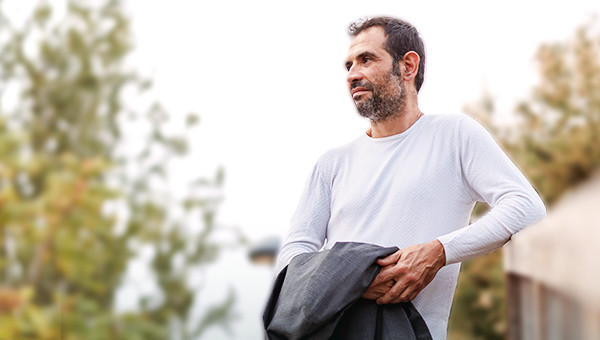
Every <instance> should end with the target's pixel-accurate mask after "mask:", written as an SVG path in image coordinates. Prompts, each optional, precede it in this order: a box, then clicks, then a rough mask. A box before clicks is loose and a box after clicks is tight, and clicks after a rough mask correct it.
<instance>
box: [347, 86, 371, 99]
mask: <svg viewBox="0 0 600 340" xmlns="http://www.w3.org/2000/svg"><path fill="white" fill-rule="evenodd" d="M367 91H369V90H368V89H367V88H366V87H355V88H353V89H352V90H351V91H350V94H351V95H352V98H356V97H358V96H360V95H361V94H363V93H366V92H367Z"/></svg>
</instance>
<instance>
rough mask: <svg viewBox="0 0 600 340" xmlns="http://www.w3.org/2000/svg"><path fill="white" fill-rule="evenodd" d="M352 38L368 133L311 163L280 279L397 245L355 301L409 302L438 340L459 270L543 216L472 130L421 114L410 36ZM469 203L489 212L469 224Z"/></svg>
mask: <svg viewBox="0 0 600 340" xmlns="http://www.w3.org/2000/svg"><path fill="white" fill-rule="evenodd" d="M350 34H351V36H352V40H351V43H350V48H349V51H348V57H347V60H346V68H347V69H348V75H347V82H348V88H349V90H350V94H351V96H352V99H353V100H354V102H355V104H356V107H357V110H358V112H359V113H360V114H361V115H362V116H364V117H366V118H368V119H369V120H370V122H371V127H370V129H369V130H368V131H367V132H366V134H364V135H363V136H361V137H360V138H358V139H356V140H354V141H353V142H351V143H350V144H348V145H346V146H343V147H340V148H336V149H333V150H330V151H329V152H327V153H325V154H324V155H323V156H322V157H321V158H320V159H319V161H318V162H317V164H316V166H315V167H314V169H313V172H312V174H311V176H310V178H309V180H308V182H307V185H306V188H305V190H304V193H303V195H302V197H301V200H300V203H299V206H298V209H297V210H296V213H295V214H294V217H293V219H292V225H291V229H290V231H289V233H288V235H287V236H286V238H285V240H284V242H283V245H282V248H281V252H280V255H279V258H278V263H277V270H278V271H279V270H281V269H283V268H284V267H285V266H286V265H287V264H288V263H289V261H290V260H291V259H292V258H293V257H294V256H296V255H298V254H301V253H305V252H316V251H319V250H320V249H321V248H323V247H324V248H326V249H329V248H331V247H332V246H333V244H335V243H336V242H342V241H352V242H364V243H371V244H376V245H380V246H385V247H388V246H397V247H398V248H399V249H400V250H399V251H397V252H395V253H393V254H392V255H390V256H388V257H385V258H383V259H380V260H378V264H379V265H380V266H381V267H382V269H381V270H380V272H379V274H378V275H377V276H376V278H375V279H374V280H373V282H372V283H371V285H370V286H369V288H368V289H367V291H366V292H365V293H364V295H363V297H364V298H367V299H373V300H376V302H377V303H378V304H388V303H398V302H404V301H412V302H413V304H414V306H415V307H416V309H417V310H418V311H419V312H420V313H421V315H422V316H423V318H424V319H425V321H426V323H427V325H428V327H429V329H430V331H431V334H432V336H433V338H434V339H445V338H446V328H447V322H448V316H449V313H450V306H451V303H452V297H453V294H454V289H455V287H456V281H457V277H458V273H459V267H460V262H461V261H463V260H466V259H469V258H472V257H475V256H479V255H482V254H486V253H488V252H490V251H492V250H494V249H496V248H498V247H500V246H502V245H503V244H505V243H506V242H507V241H508V240H509V239H510V237H511V235H513V234H514V233H516V232H518V231H519V230H521V229H523V228H524V227H526V226H527V225H530V224H532V223H534V222H536V221H538V220H539V219H541V218H542V217H543V216H544V215H545V208H544V205H543V202H542V201H541V199H540V197H539V196H538V195H537V193H536V192H535V190H534V189H533V188H532V187H531V185H530V184H529V182H528V181H527V180H526V179H525V177H524V176H523V175H522V174H521V172H520V171H519V170H518V169H517V168H516V166H515V165H514V164H513V163H512V162H511V161H510V159H509V158H508V157H507V156H506V155H505V154H504V152H503V151H502V150H501V149H500V147H499V146H498V145H497V144H496V143H495V142H494V140H493V139H492V138H491V136H490V135H489V134H488V133H487V131H486V130H485V129H484V128H482V127H481V126H480V125H479V124H477V123H475V122H474V121H473V120H472V119H470V118H468V117H466V116H463V115H429V114H428V115H424V114H423V113H422V112H421V111H420V110H419V106H418V100H417V94H418V91H419V89H420V88H421V85H422V83H423V76H424V60H425V52H424V46H423V42H422V40H421V38H420V37H419V34H418V32H417V30H416V29H415V28H414V27H413V26H412V25H410V24H408V23H406V22H404V21H401V20H398V19H394V18H387V17H379V18H373V19H369V20H367V21H364V22H361V23H357V24H353V25H351V27H350ZM476 201H484V202H487V203H488V204H489V205H490V206H491V210H490V212H488V213H487V214H486V215H485V216H484V217H482V218H481V219H479V220H478V221H477V222H475V223H473V224H471V225H468V223H469V217H470V214H471V211H472V208H473V206H474V204H475V202H476Z"/></svg>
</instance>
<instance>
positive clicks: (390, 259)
mask: <svg viewBox="0 0 600 340" xmlns="http://www.w3.org/2000/svg"><path fill="white" fill-rule="evenodd" d="M399 259H400V250H398V251H396V252H395V253H393V254H390V255H388V256H386V257H384V258H381V259H379V260H377V264H378V265H380V266H382V267H385V266H389V265H391V264H395V263H396V262H398V260H399Z"/></svg>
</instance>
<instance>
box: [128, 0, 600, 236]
mask: <svg viewBox="0 0 600 340" xmlns="http://www.w3.org/2000/svg"><path fill="white" fill-rule="evenodd" d="M128 3H129V8H130V11H131V17H132V25H133V30H134V34H135V40H134V41H135V46H136V49H135V54H134V60H135V65H136V66H137V67H138V68H139V69H141V70H142V71H143V72H144V73H146V74H148V75H150V76H151V77H152V78H153V79H154V81H155V86H154V90H153V91H154V92H155V96H156V97H157V98H158V99H159V100H160V101H162V102H163V103H164V105H165V106H166V107H167V109H168V110H169V111H170V112H171V113H172V114H173V115H175V116H176V115H184V114H187V113H188V112H195V113H197V114H199V115H200V117H201V124H200V128H199V129H198V131H197V133H196V134H194V135H193V136H192V138H191V141H192V145H193V148H194V149H193V150H192V155H191V159H192V160H193V161H192V162H191V165H188V166H185V167H184V168H180V169H177V170H176V171H177V172H178V173H181V178H188V177H193V176H194V175H198V174H206V175H212V174H213V173H214V171H215V169H216V167H218V166H223V167H224V168H225V172H226V182H225V196H226V198H225V202H224V204H223V205H222V207H221V210H220V217H221V221H222V222H224V223H227V224H232V225H237V226H240V227H241V228H242V229H243V230H244V231H246V232H247V233H248V236H249V237H250V239H260V238H262V237H265V236H268V235H272V234H282V233H283V232H284V231H285V229H286V227H287V224H288V222H289V219H290V217H291V214H292V213H293V211H294V208H295V205H296V202H297V200H298V195H299V193H300V191H301V190H302V188H303V185H304V182H305V180H306V177H307V175H308V172H309V171H310V169H311V167H312V166H313V164H314V162H315V161H316V159H317V158H318V157H319V156H320V155H321V154H322V153H324V152H325V151H327V150H328V149H330V148H332V147H336V146H339V145H343V144H345V143H347V142H349V141H351V140H353V139H354V138H357V137H358V136H359V135H360V134H361V133H363V132H364V131H365V130H366V129H367V127H368V121H366V120H364V119H362V118H360V117H359V116H358V114H357V113H356V111H355V108H354V105H353V103H352V101H351V98H350V95H349V94H348V90H347V87H346V84H345V76H346V70H345V68H344V61H345V60H344V58H345V56H346V52H347V49H348V43H349V37H348V35H347V33H346V29H347V26H348V24H349V23H351V22H353V21H354V20H356V19H357V18H360V17H364V16H375V15H381V14H385V15H392V16H396V17H399V18H402V19H405V20H407V21H409V22H411V23H412V24H413V25H415V26H416V27H417V28H418V29H419V31H420V33H421V36H422V38H423V40H424V42H425V46H426V53H427V57H426V58H427V64H426V74H425V83H424V85H423V88H422V90H421V92H420V95H419V103H420V107H421V110H422V111H423V112H424V113H425V114H447V113H461V112H463V108H464V107H465V105H468V104H469V103H474V102H476V101H477V100H478V99H479V98H481V96H482V94H483V93H484V92H489V93H491V94H492V96H493V97H494V98H496V100H497V101H498V105H499V106H498V107H499V111H500V113H501V114H505V115H506V117H510V116H509V113H510V111H511V108H512V107H513V106H514V103H515V102H516V100H518V99H519V98H525V97H526V96H527V94H528V92H529V91H530V89H531V87H532V86H533V85H534V84H535V82H536V81H537V79H536V64H535V62H534V55H535V52H536V50H537V48H538V47H539V46H540V44H542V43H544V42H552V41H560V40H564V39H566V38H568V37H569V36H570V35H571V34H572V33H573V32H574V30H575V29H576V27H578V26H579V25H581V24H583V23H584V22H586V21H590V20H591V19H593V18H594V16H593V14H594V13H596V14H599V13H600V5H599V4H598V3H597V1H583V0H574V1H569V3H568V6H565V5H564V2H561V3H560V4H558V3H557V4H554V3H555V2H549V1H546V2H544V1H502V2H483V1H453V2H449V1H421V2H407V1H372V2H369V4H364V2H359V1H343V2H341V1H340V2H337V1H331V2H328V1H318V2H317V1H303V2H296V3H289V2H284V1H264V0H261V1H220V2H216V1H210V2H208V1H189V0H187V1H186V0H170V1H153V2H150V1H142V0H130V1H129V2H128ZM507 119H509V118H507ZM188 175H189V176H188Z"/></svg>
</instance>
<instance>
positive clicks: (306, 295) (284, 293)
mask: <svg viewBox="0 0 600 340" xmlns="http://www.w3.org/2000/svg"><path fill="white" fill-rule="evenodd" d="M397 250H398V248H396V247H390V248H383V247H380V246H377V245H373V244H366V243H353V242H343V243H341V242H339V243H336V244H335V245H334V246H333V248H331V249H329V250H324V251H321V252H316V253H305V254H300V255H297V256H295V257H294V258H293V259H292V261H291V262H290V264H289V265H288V266H287V267H285V268H284V269H283V270H282V271H281V272H280V273H279V275H278V276H277V278H276V280H275V285H274V288H273V291H272V293H271V296H270V298H269V301H268V303H267V306H266V308H265V312H264V315H263V322H264V327H265V331H266V336H267V338H268V339H272V340H280V339H289V340H295V339H344V340H354V339H356V340H358V339H360V340H364V339H419V340H421V339H431V335H430V333H429V330H428V328H427V325H426V324H425V321H424V320H423V318H422V317H421V315H420V314H419V312H418V311H417V310H416V309H415V307H414V306H413V305H412V303H410V302H407V303H398V304H386V305H377V304H376V303H375V301H374V300H366V299H363V298H361V296H362V295H363V294H364V292H365V290H366V289H367V287H369V285H370V283H371V281H373V279H374V278H375V276H376V275H377V273H378V272H379V269H380V267H379V265H377V263H376V261H377V259H378V258H381V257H385V256H387V255H390V254H392V253H394V252H395V251H397Z"/></svg>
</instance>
